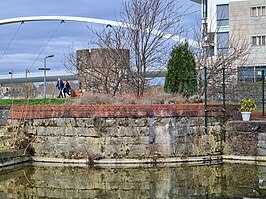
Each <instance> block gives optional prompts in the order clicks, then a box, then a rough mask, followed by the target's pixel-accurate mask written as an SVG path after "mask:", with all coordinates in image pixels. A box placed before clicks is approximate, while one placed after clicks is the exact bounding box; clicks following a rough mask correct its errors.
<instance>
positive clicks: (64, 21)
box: [29, 20, 65, 70]
mask: <svg viewBox="0 0 266 199" xmlns="http://www.w3.org/2000/svg"><path fill="white" fill-rule="evenodd" d="M62 23H65V21H64V20H62V21H61V22H60V24H59V25H58V26H57V27H56V29H55V31H54V32H53V34H52V35H51V36H50V38H49V39H48V41H47V42H46V44H45V45H44V47H43V48H42V50H41V52H40V53H39V55H38V56H37V57H36V59H35V60H34V62H33V64H32V65H31V66H30V67H29V70H30V69H32V67H33V66H34V64H35V63H36V61H37V60H38V59H39V57H40V56H41V54H42V53H43V51H44V49H45V48H46V47H47V45H48V44H49V42H50V41H51V39H52V38H53V37H54V35H55V33H56V32H57V31H58V29H59V28H60V26H61V24H62Z"/></svg>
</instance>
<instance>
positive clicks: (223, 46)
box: [217, 32, 229, 55]
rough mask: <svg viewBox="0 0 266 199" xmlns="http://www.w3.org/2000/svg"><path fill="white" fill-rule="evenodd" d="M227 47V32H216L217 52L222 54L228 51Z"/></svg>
mask: <svg viewBox="0 0 266 199" xmlns="http://www.w3.org/2000/svg"><path fill="white" fill-rule="evenodd" d="M228 49H229V32H219V33H217V53H218V55H223V54H226V53H227V52H228Z"/></svg>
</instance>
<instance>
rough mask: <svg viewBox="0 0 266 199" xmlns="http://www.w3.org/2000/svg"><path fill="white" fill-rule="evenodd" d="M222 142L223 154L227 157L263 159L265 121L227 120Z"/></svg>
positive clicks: (264, 152)
mask: <svg viewBox="0 0 266 199" xmlns="http://www.w3.org/2000/svg"><path fill="white" fill-rule="evenodd" d="M224 143H225V148H224V154H225V155H227V156H230V157H229V158H237V157H236V156H238V159H239V158H240V159H241V157H252V158H251V159H253V160H258V159H263V158H264V157H265V156H266V122H265V121H250V122H242V121H233V122H228V123H227V127H226V137H225V142H224ZM234 156H235V157H234Z"/></svg>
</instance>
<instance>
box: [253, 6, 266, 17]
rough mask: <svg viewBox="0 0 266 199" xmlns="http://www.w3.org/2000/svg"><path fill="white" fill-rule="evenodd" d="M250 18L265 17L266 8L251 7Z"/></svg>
mask: <svg viewBox="0 0 266 199" xmlns="http://www.w3.org/2000/svg"><path fill="white" fill-rule="evenodd" d="M250 16H251V17H261V16H266V6H257V7H251V9H250Z"/></svg>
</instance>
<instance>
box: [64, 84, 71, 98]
mask: <svg viewBox="0 0 266 199" xmlns="http://www.w3.org/2000/svg"><path fill="white" fill-rule="evenodd" d="M70 90H71V86H70V84H69V82H68V81H67V80H65V84H64V89H63V93H64V97H66V94H68V96H70V94H69V91H70Z"/></svg>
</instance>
